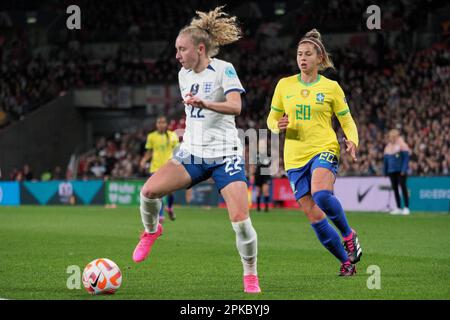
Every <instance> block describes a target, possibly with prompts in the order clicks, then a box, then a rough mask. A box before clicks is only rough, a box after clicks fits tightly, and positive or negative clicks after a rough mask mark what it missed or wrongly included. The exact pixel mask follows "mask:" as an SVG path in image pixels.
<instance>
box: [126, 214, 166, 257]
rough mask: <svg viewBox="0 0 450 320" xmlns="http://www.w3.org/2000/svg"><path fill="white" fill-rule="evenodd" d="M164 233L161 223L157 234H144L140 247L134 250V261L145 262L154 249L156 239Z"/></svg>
mask: <svg viewBox="0 0 450 320" xmlns="http://www.w3.org/2000/svg"><path fill="white" fill-rule="evenodd" d="M162 231H163V228H162V225H161V224H160V223H159V224H158V228H157V229H156V232H155V233H147V232H145V231H144V232H143V233H142V235H141V240H140V241H139V243H138V245H137V246H136V249H134V252H133V260H134V262H141V261H144V260H145V258H147V256H148V255H149V253H150V250H151V249H152V246H153V243H154V242H155V240H156V239H158V238H159V236H160V235H161V233H162Z"/></svg>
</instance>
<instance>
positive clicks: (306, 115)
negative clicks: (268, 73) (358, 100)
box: [267, 74, 359, 170]
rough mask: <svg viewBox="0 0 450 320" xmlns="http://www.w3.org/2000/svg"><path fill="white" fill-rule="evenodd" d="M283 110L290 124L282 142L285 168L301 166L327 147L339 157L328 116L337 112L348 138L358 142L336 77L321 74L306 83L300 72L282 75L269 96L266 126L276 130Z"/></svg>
mask: <svg viewBox="0 0 450 320" xmlns="http://www.w3.org/2000/svg"><path fill="white" fill-rule="evenodd" d="M284 114H286V115H287V116H288V119H289V125H288V128H287V130H286V139H285V143H284V167H285V170H289V169H294V168H300V167H303V166H304V165H306V164H307V163H308V161H309V160H311V159H312V158H313V157H314V156H316V155H317V154H319V153H321V152H324V151H328V152H332V153H334V154H335V155H336V156H337V157H338V158H339V153H340V150H339V143H338V140H337V137H336V133H335V131H334V130H333V127H332V124H331V119H332V117H333V115H336V117H337V119H338V120H339V122H340V124H341V126H342V129H343V130H344V133H345V135H346V137H347V139H348V140H350V141H352V142H353V143H355V145H356V146H358V142H359V141H358V131H357V129H356V124H355V122H354V121H353V118H352V116H351V114H350V109H349V107H348V104H347V101H346V100H345V95H344V92H343V91H342V89H341V87H340V86H339V84H338V83H337V82H336V81H332V80H330V79H328V78H326V77H324V76H322V75H318V77H317V80H316V81H315V82H311V83H305V82H303V81H302V80H301V75H300V74H297V75H294V76H291V77H287V78H283V79H281V80H280V81H279V82H278V84H277V86H276V88H275V92H274V95H273V98H272V104H271V110H270V113H269V117H268V118H267V126H268V128H269V129H270V130H271V131H272V132H274V133H279V129H278V120H280V118H281V117H283V115H284Z"/></svg>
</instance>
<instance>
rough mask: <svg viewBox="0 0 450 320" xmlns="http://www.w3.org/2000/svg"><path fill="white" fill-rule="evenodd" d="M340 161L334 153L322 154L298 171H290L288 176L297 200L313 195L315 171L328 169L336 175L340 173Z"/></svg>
mask: <svg viewBox="0 0 450 320" xmlns="http://www.w3.org/2000/svg"><path fill="white" fill-rule="evenodd" d="M338 163H339V161H338V159H337V157H336V155H335V154H334V153H332V152H322V153H319V154H318V155H316V156H315V157H314V158H312V159H311V160H309V161H308V163H307V164H306V165H304V166H303V167H300V168H297V169H289V170H288V171H287V175H288V178H289V183H290V184H291V188H292V191H293V192H294V196H295V200H297V201H298V200H299V199H300V198H302V197H304V196H305V195H307V194H309V193H311V177H312V173H313V171H314V169H316V168H326V169H328V170H330V171H331V172H333V174H334V175H336V174H337V171H338Z"/></svg>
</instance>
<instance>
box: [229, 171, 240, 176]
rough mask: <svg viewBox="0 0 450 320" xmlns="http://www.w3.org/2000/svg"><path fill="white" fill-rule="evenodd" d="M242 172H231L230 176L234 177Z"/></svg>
mask: <svg viewBox="0 0 450 320" xmlns="http://www.w3.org/2000/svg"><path fill="white" fill-rule="evenodd" d="M239 172H240V171H235V172H230V176H234V175H235V174H236V173H239Z"/></svg>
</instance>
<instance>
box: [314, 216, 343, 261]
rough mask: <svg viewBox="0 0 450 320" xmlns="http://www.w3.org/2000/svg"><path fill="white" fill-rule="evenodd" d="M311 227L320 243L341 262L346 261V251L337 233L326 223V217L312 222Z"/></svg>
mask: <svg viewBox="0 0 450 320" xmlns="http://www.w3.org/2000/svg"><path fill="white" fill-rule="evenodd" d="M311 227H312V228H313V229H314V231H315V232H316V235H317V238H319V240H320V242H321V243H322V245H323V246H324V247H325V248H327V249H328V251H330V252H331V253H332V254H333V255H334V256H335V257H336V258H338V259H339V261H341V262H342V263H344V262H347V261H348V256H347V252H345V249H344V246H343V245H342V243H341V238H340V237H339V234H338V233H337V232H336V230H334V228H333V227H332V226H331V225H330V224H329V223H328V220H327V219H326V218H325V219H323V220H321V221H319V222H316V223H312V224H311Z"/></svg>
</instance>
